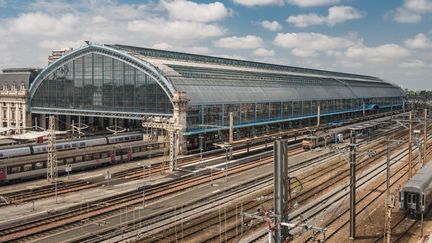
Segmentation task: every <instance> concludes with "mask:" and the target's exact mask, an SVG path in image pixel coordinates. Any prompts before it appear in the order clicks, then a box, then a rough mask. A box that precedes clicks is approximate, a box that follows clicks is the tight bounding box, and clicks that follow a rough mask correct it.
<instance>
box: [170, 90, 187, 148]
mask: <svg viewBox="0 0 432 243" xmlns="http://www.w3.org/2000/svg"><path fill="white" fill-rule="evenodd" d="M172 101H173V104H174V109H173V111H174V112H173V113H174V114H173V115H174V126H175V130H177V138H176V151H175V152H176V153H177V154H185V153H186V143H185V139H184V137H183V132H184V131H185V130H186V109H187V103H188V101H189V99H188V98H187V96H186V93H185V92H176V93H175V94H174V96H173V99H172Z"/></svg>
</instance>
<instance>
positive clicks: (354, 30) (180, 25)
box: [0, 0, 432, 89]
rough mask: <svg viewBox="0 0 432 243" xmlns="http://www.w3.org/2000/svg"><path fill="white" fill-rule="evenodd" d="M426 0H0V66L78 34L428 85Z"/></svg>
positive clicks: (430, 52)
mask: <svg viewBox="0 0 432 243" xmlns="http://www.w3.org/2000/svg"><path fill="white" fill-rule="evenodd" d="M431 13H432V0H229V1H209V0H205V1H186V0H178V1H173V0H153V1H137V0H129V1H119V0H76V1H67V0H64V1H61V0H58V1H54V0H40V1H26V0H0V68H7V67H45V66H46V65H47V56H48V55H49V53H50V51H51V50H52V49H59V48H63V47H73V48H77V47H79V46H80V45H81V44H82V43H83V41H84V40H89V41H92V42H97V43H109V44H113V43H119V44H129V45H137V46H144V47H151V48H158V49H167V50H175V51H185V52H193V53H197V54H205V55H215V56H223V57H230V58H240V59H246V60H254V61H261V62H271V63H278V64H286V65H293V66H301V67H309V68H318V69H328V70H335V71H344V72H353V73H361V74H367V75H374V76H379V77H381V78H382V79H385V80H388V81H391V82H394V83H396V84H399V85H401V86H403V87H405V88H411V89H432V81H431V80H430V73H431V72H430V70H431V69H432V25H431V22H432V14H431Z"/></svg>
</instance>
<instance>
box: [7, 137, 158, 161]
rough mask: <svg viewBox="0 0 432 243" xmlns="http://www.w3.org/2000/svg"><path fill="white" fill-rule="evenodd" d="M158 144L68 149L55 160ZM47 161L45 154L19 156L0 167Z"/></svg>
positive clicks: (143, 142)
mask: <svg viewBox="0 0 432 243" xmlns="http://www.w3.org/2000/svg"><path fill="white" fill-rule="evenodd" d="M151 144H160V143H159V142H147V141H133V142H127V143H121V144H117V143H116V144H109V145H103V146H98V147H87V148H82V149H69V150H61V151H58V152H57V159H64V158H68V157H73V156H79V155H86V154H91V153H98V152H106V151H115V150H117V149H125V148H133V147H137V146H142V145H151ZM46 160H47V153H41V154H34V155H28V156H19V157H14V158H9V159H4V160H0V166H13V165H22V164H28V163H34V162H44V161H46Z"/></svg>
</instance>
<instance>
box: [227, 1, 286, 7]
mask: <svg viewBox="0 0 432 243" xmlns="http://www.w3.org/2000/svg"><path fill="white" fill-rule="evenodd" d="M232 1H233V2H234V3H236V4H240V5H244V6H247V7H254V6H263V5H283V4H284V1H283V0H232Z"/></svg>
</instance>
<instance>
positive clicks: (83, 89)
mask: <svg viewBox="0 0 432 243" xmlns="http://www.w3.org/2000/svg"><path fill="white" fill-rule="evenodd" d="M27 104H28V105H27V107H26V108H28V111H29V112H31V114H32V115H33V120H34V121H33V124H34V123H35V122H37V123H38V124H40V125H41V126H45V127H46V122H45V119H46V117H47V115H50V114H53V115H56V116H58V117H59V120H61V121H62V122H61V123H62V124H63V123H64V124H66V125H65V126H67V124H70V123H71V120H73V121H75V122H77V119H82V121H83V122H87V123H91V124H93V125H94V126H95V127H100V128H101V129H103V127H104V126H111V125H113V123H114V122H118V125H119V126H127V127H137V128H141V126H142V125H144V126H145V127H146V129H150V130H152V129H156V130H167V131H169V132H171V136H172V137H173V138H174V140H175V141H174V143H176V144H177V145H178V146H180V147H183V149H194V148H196V147H197V146H198V143H202V139H200V138H202V137H204V144H205V145H204V146H206V145H210V144H212V143H214V142H220V141H224V140H226V136H227V131H228V124H229V114H230V113H233V114H234V129H235V136H236V137H237V138H240V137H251V136H256V135H259V134H260V133H266V132H269V131H274V130H281V129H285V128H288V127H295V126H304V125H310V124H312V123H313V122H314V121H316V119H317V116H318V115H319V116H320V117H321V120H322V121H323V122H327V121H335V120H340V119H344V118H347V117H352V116H361V115H365V114H367V113H376V112H383V111H387V110H392V109H401V108H402V107H404V105H405V94H404V92H403V91H402V89H400V88H399V87H398V86H396V85H394V84H392V83H389V82H385V81H383V80H381V79H379V78H377V77H372V76H366V75H357V74H348V73H340V72H330V71H324V70H314V69H306V68H298V67H290V66H283V65H275V64H267V63H259V62H250V61H243V60H234V59H227V58H219V57H210V56H203V55H195V54H187V53H179V52H172V51H161V50H154V49H148V48H141V47H133V46H125V45H99V44H92V43H86V44H84V45H83V46H82V47H80V48H78V49H76V50H73V51H69V52H68V53H67V54H65V55H64V56H62V57H60V58H58V59H57V60H53V61H52V63H51V64H50V65H48V66H47V67H46V68H45V69H43V70H42V71H41V72H40V73H39V75H38V76H37V77H36V78H35V79H34V81H33V82H32V83H31V86H30V87H29V90H28V99H27ZM60 126H61V124H60ZM64 129H66V127H64ZM199 140H201V141H199ZM180 150H181V149H180Z"/></svg>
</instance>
